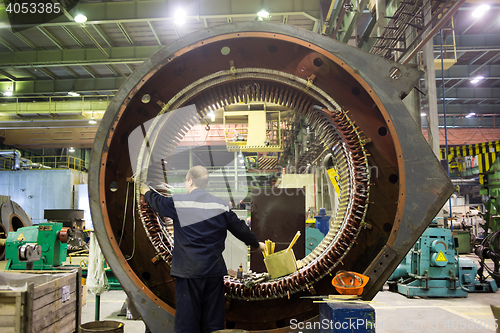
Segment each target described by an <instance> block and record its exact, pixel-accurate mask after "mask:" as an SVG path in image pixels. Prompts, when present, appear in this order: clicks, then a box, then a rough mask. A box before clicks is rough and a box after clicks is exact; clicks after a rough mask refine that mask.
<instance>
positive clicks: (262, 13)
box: [257, 9, 270, 21]
mask: <svg viewBox="0 0 500 333" xmlns="http://www.w3.org/2000/svg"><path fill="white" fill-rule="evenodd" d="M269 17H270V14H269V12H268V11H267V10H265V9H261V10H260V11H259V12H258V13H257V19H258V20H259V21H262V20H264V19H268V18H269Z"/></svg>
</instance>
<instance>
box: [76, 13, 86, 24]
mask: <svg viewBox="0 0 500 333" xmlns="http://www.w3.org/2000/svg"><path fill="white" fill-rule="evenodd" d="M74 20H75V22H76V23H85V22H87V16H85V15H83V14H78V15H76V16H75V18H74Z"/></svg>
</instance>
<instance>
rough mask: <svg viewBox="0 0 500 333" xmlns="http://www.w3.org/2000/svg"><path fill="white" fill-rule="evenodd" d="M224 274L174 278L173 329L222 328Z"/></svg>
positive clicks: (186, 332)
mask: <svg viewBox="0 0 500 333" xmlns="http://www.w3.org/2000/svg"><path fill="white" fill-rule="evenodd" d="M224 304H225V298H224V278H223V277H222V276H221V277H210V278H199V279H184V278H177V279H176V282H175V332H176V333H198V332H200V333H201V332H203V333H208V332H213V331H217V330H222V329H224Z"/></svg>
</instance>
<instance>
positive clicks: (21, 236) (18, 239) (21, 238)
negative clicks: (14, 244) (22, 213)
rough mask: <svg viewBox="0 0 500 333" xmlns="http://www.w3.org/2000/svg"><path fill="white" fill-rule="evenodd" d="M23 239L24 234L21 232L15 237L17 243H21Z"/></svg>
mask: <svg viewBox="0 0 500 333" xmlns="http://www.w3.org/2000/svg"><path fill="white" fill-rule="evenodd" d="M24 239H25V238H24V234H23V233H22V232H21V234H20V235H19V236H18V237H17V239H16V240H17V241H20V242H21V241H23V240H24Z"/></svg>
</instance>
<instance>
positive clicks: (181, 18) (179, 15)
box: [174, 9, 186, 25]
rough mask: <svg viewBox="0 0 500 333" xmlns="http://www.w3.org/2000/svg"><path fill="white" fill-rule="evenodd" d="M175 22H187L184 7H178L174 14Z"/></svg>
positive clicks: (181, 23)
mask: <svg viewBox="0 0 500 333" xmlns="http://www.w3.org/2000/svg"><path fill="white" fill-rule="evenodd" d="M174 23H175V24H177V25H183V24H184V23H186V12H185V11H183V10H182V9H178V10H177V11H176V12H175V14H174Z"/></svg>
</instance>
